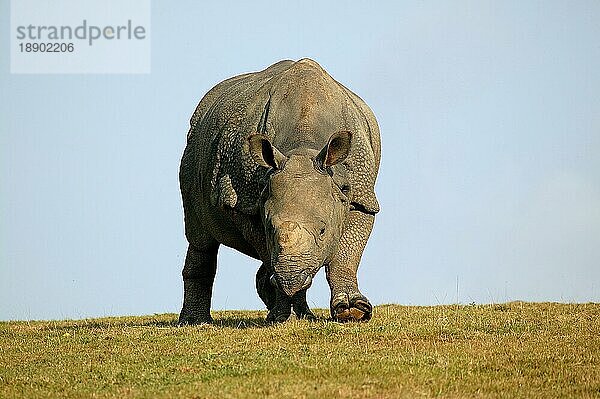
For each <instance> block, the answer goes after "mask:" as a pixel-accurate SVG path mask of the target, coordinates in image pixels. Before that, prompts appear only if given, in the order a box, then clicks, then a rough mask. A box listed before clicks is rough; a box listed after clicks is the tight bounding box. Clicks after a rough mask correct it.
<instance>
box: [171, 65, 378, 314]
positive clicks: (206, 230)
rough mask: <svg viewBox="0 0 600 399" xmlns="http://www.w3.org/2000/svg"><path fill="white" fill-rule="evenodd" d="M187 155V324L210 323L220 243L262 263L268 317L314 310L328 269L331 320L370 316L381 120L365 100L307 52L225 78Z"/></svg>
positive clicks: (194, 128) (196, 124)
mask: <svg viewBox="0 0 600 399" xmlns="http://www.w3.org/2000/svg"><path fill="white" fill-rule="evenodd" d="M190 125H191V127H190V130H189V133H188V136H187V145H186V148H185V151H184V154H183V158H182V160H181V167H180V174H179V179H180V186H181V195H182V198H183V207H184V215H185V234H186V238H187V240H188V242H189V246H188V250H187V255H186V258H185V265H184V268H183V273H182V274H183V282H184V302H183V308H182V310H181V314H180V317H179V322H180V324H194V323H205V322H210V321H211V320H212V319H211V316H210V301H211V296H212V287H213V281H214V277H215V272H216V268H217V250H218V248H219V245H221V244H224V245H227V246H229V247H231V248H235V249H236V250H238V251H240V252H242V253H244V254H246V255H248V256H251V257H253V258H256V259H258V260H260V261H261V262H262V264H261V266H260V268H259V269H258V272H257V274H256V288H257V291H258V295H259V296H260V298H261V299H262V300H263V302H264V303H265V305H266V306H267V308H268V309H269V314H268V316H267V320H269V321H284V320H286V319H287V318H288V317H289V316H290V314H291V311H292V309H293V310H294V313H295V314H296V315H297V316H298V317H302V318H309V319H313V318H314V317H315V316H314V315H313V314H312V312H311V311H310V309H309V307H308V305H307V303H306V290H307V288H308V287H309V286H310V285H311V282H312V279H313V277H314V275H315V274H316V273H317V271H318V270H319V269H320V268H321V267H323V266H325V271H326V276H327V281H328V283H329V287H330V289H331V301H330V309H331V316H332V317H333V318H334V319H336V320H340V321H349V320H363V321H366V320H369V319H370V317H371V314H372V306H371V304H370V303H369V301H368V299H367V298H366V297H365V296H364V295H362V294H361V292H360V291H359V289H358V282H357V278H356V272H357V270H358V265H359V262H360V258H361V256H362V253H363V250H364V248H365V245H366V243H367V240H368V238H369V235H370V234H371V229H372V228H373V222H374V220H375V214H376V213H377V212H378V211H379V204H378V202H377V198H376V197H375V192H374V186H375V179H376V177H377V172H378V169H379V160H380V154H381V143H380V138H379V127H378V126H377V121H376V120H375V117H374V115H373V113H372V111H371V110H370V109H369V107H368V106H367V105H366V104H365V103H364V101H363V100H362V99H361V98H360V97H358V96H357V95H356V94H354V93H352V92H351V91H350V90H348V89H347V88H346V87H344V86H343V85H342V84H340V83H338V82H336V81H335V80H334V79H333V78H332V77H331V76H329V74H328V73H327V72H326V71H325V70H324V69H323V68H321V66H320V65H319V64H317V63H316V62H315V61H313V60H310V59H302V60H300V61H297V62H293V61H281V62H278V63H276V64H274V65H271V66H270V67H269V68H267V69H265V70H263V71H260V72H254V73H247V74H243V75H239V76H235V77H233V78H230V79H227V80H225V81H223V82H221V83H219V84H218V85H216V86H215V87H214V88H212V89H211V90H210V91H209V92H208V93H207V94H206V95H205V96H204V98H202V100H201V101H200V104H198V107H197V108H196V111H195V112H194V115H193V116H192V119H191V121H190Z"/></svg>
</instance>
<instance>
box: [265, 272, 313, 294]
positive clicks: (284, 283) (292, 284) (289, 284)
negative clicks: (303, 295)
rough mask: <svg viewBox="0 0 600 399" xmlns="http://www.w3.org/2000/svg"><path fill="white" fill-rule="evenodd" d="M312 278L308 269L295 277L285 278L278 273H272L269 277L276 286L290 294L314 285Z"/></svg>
mask: <svg viewBox="0 0 600 399" xmlns="http://www.w3.org/2000/svg"><path fill="white" fill-rule="evenodd" d="M312 280H313V279H312V276H311V274H310V273H309V272H308V271H307V270H303V271H301V272H300V274H299V275H298V277H296V278H294V279H284V278H282V277H281V276H280V275H278V274H276V273H275V274H273V275H271V278H270V279H269V281H270V282H271V284H272V285H273V286H274V287H275V288H277V289H279V290H281V291H283V292H284V293H285V294H286V295H288V296H292V295H294V294H295V293H296V292H298V291H302V290H305V289H307V288H309V287H310V286H311V285H312Z"/></svg>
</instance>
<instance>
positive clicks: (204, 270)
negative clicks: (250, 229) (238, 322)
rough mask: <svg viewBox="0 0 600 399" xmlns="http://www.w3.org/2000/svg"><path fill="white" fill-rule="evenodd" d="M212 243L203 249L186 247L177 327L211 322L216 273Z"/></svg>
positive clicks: (215, 247) (215, 251)
mask: <svg viewBox="0 0 600 399" xmlns="http://www.w3.org/2000/svg"><path fill="white" fill-rule="evenodd" d="M218 249H219V244H218V243H216V242H214V243H211V245H207V246H206V247H205V248H204V249H202V250H201V249H198V248H195V247H194V246H192V245H191V244H190V245H189V246H188V251H187V255H186V256H185V265H184V267H183V272H182V275H183V308H182V309H181V313H180V314H179V325H186V324H201V323H210V322H212V317H211V316H210V300H211V297H212V288H213V282H214V281H215V274H216V271H217V251H218Z"/></svg>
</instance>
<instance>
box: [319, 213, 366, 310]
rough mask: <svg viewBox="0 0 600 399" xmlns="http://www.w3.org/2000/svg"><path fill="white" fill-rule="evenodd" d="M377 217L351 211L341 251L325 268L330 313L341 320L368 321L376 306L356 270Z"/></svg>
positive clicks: (340, 245)
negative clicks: (366, 293) (328, 289)
mask: <svg viewBox="0 0 600 399" xmlns="http://www.w3.org/2000/svg"><path fill="white" fill-rule="evenodd" d="M374 221H375V217H374V216H373V215H369V214H366V213H363V212H359V211H350V215H349V218H348V220H347V222H346V226H345V229H344V233H343V234H342V237H341V239H340V244H339V247H338V251H337V253H336V254H335V256H334V257H333V259H332V261H331V262H330V264H329V265H328V266H327V267H326V269H325V272H326V275H327V281H328V282H329V287H330V288H331V301H330V310H331V317H332V318H333V319H335V320H339V321H356V320H361V321H367V320H369V319H370V318H371V314H372V312H373V307H372V306H371V303H370V302H369V300H368V299H367V297H365V296H364V295H363V294H362V293H361V292H360V291H359V289H358V281H357V279H356V272H357V271H358V265H359V263H360V258H361V256H362V253H363V251H364V249H365V245H366V244H367V240H368V239H369V235H370V234H371V230H372V229H373V222H374Z"/></svg>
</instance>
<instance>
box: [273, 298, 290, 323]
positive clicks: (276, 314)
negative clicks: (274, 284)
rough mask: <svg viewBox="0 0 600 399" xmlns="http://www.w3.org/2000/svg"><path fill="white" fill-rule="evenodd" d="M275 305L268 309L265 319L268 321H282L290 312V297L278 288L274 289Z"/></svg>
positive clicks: (288, 316) (287, 317)
mask: <svg viewBox="0 0 600 399" xmlns="http://www.w3.org/2000/svg"><path fill="white" fill-rule="evenodd" d="M275 295H276V297H277V298H276V300H275V306H273V308H272V309H270V310H269V314H267V321H268V322H270V323H283V322H284V321H286V320H287V319H289V318H290V315H291V314H292V298H291V297H289V296H287V295H285V294H284V293H283V292H281V291H279V290H275Z"/></svg>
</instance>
